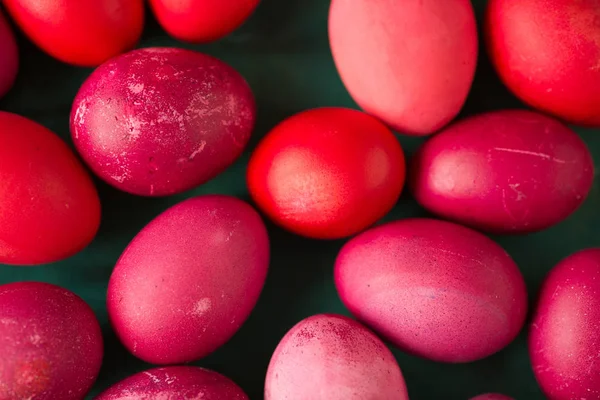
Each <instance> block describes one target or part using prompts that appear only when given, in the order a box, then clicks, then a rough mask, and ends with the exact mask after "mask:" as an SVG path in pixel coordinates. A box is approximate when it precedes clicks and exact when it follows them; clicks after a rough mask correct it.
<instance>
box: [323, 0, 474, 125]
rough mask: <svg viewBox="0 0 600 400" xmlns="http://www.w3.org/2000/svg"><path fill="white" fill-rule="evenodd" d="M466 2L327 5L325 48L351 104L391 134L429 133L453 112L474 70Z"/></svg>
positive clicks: (388, 0)
mask: <svg viewBox="0 0 600 400" xmlns="http://www.w3.org/2000/svg"><path fill="white" fill-rule="evenodd" d="M477 42H478V39H477V23H476V20H475V14H474V13H473V6H472V5H471V1H469V0H332V1H331V7H330V10H329V43H330V46H331V53H332V55H333V59H334V61H335V65H336V67H337V70H338V72H339V74H340V77H341V79H342V81H343V82H344V85H345V87H346V89H347V90H348V92H349V93H350V95H351V96H352V98H353V99H354V101H356V103H357V104H358V105H359V106H360V107H361V108H362V109H363V110H364V111H366V112H368V113H369V114H372V115H374V116H376V117H377V118H379V119H381V120H382V121H383V122H385V123H386V124H388V125H389V126H391V127H392V128H393V129H395V130H397V131H400V132H401V133H406V134H410V135H415V136H424V135H428V134H431V133H433V132H435V131H437V130H439V129H441V128H442V127H443V126H444V125H446V124H447V123H449V122H450V121H451V120H452V119H454V118H455V117H456V115H457V114H458V113H459V111H460V110H461V108H462V106H463V104H464V102H465V100H466V99H467V95H468V93H469V90H470V88H471V84H472V82H473V77H474V75H475V67H476V65H477V52H478V46H477Z"/></svg>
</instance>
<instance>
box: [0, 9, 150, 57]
mask: <svg viewBox="0 0 600 400" xmlns="http://www.w3.org/2000/svg"><path fill="white" fill-rule="evenodd" d="M2 4H3V5H4V6H5V7H6V9H7V11H8V13H9V14H10V15H11V17H12V18H13V19H14V20H15V22H16V23H17V25H18V26H19V28H21V30H23V32H24V33H25V34H26V35H27V36H28V37H29V38H30V39H31V41H33V42H34V43H35V44H36V45H37V46H39V47H40V48H41V49H42V50H44V51H45V52H46V53H48V54H50V55H51V56H52V57H55V58H57V59H58V60H60V61H62V62H65V63H68V64H74V65H78V66H86V67H92V66H96V65H99V64H101V63H102V62H104V61H106V60H108V59H109V58H111V57H114V56H116V55H117V54H120V53H122V52H124V51H127V50H129V49H131V48H133V47H134V46H135V44H136V43H137V42H138V40H139V38H140V36H141V34H142V28H143V25H144V3H143V1H142V0H94V1H72V0H3V2H2Z"/></svg>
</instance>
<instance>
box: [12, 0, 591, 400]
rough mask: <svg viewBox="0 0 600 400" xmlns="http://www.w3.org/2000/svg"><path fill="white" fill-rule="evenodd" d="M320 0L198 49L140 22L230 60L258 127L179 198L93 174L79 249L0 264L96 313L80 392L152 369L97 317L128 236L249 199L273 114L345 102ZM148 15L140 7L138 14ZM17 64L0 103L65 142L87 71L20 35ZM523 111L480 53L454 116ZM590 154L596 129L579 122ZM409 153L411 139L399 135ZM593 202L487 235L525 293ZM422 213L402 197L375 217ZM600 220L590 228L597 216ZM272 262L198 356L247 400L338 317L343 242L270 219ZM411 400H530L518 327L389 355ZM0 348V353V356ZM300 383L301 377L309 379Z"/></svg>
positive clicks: (264, 12) (302, 1) (277, 10)
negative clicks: (97, 327) (448, 353)
mask: <svg viewBox="0 0 600 400" xmlns="http://www.w3.org/2000/svg"><path fill="white" fill-rule="evenodd" d="M484 5H485V0H476V1H475V6H476V8H477V12H478V17H479V20H481V18H480V17H481V14H482V11H483V7H484ZM328 6H329V1H328V0H263V2H262V4H261V5H260V7H259V9H258V10H257V12H256V14H255V15H254V16H253V17H252V18H251V20H250V21H248V23H246V25H244V26H243V27H242V28H241V29H239V30H238V31H237V32H236V33H235V34H233V35H231V36H230V37H228V38H226V39H224V40H221V41H219V42H217V43H215V44H211V45H208V46H189V45H183V44H181V43H178V42H176V41H174V40H172V39H169V38H168V37H167V36H166V35H165V34H164V33H163V32H162V30H161V29H160V28H159V27H158V26H157V24H156V22H155V21H154V20H152V19H151V17H149V18H148V22H147V27H146V31H145V34H144V38H143V40H142V42H141V44H140V46H143V47H147V46H157V45H161V46H165V45H166V46H182V47H188V48H195V49H198V50H201V51H205V52H207V53H210V54H213V55H216V56H217V57H220V58H221V59H223V60H224V61H226V62H228V63H230V64H231V65H233V66H234V67H235V68H236V69H237V70H238V71H239V72H240V73H241V74H242V75H243V76H244V77H245V78H246V79H247V80H248V82H249V83H250V85H251V86H252V89H253V90H254V93H255V95H256V98H257V101H258V110H259V113H258V124H257V127H256V130H255V132H254V139H253V141H252V143H251V145H250V146H249V148H248V149H247V152H246V153H245V154H244V156H243V157H242V158H241V159H240V160H238V162H236V163H235V165H234V166H232V167H231V168H229V169H228V170H227V171H226V172H225V173H223V174H222V175H220V176H219V177H218V178H216V179H214V180H213V181H211V182H209V183H207V184H205V185H203V186H202V187H200V188H197V189H196V190H193V191H191V192H188V193H185V194H184V195H180V196H174V197H171V198H165V199H146V198H140V197H135V196H131V195H127V194H124V193H120V192H118V191H116V190H114V189H112V188H110V187H108V186H107V185H105V184H103V183H101V182H97V183H98V188H99V191H100V195H101V199H102V205H103V220H102V226H101V229H100V232H99V234H98V236H97V238H96V239H95V241H94V242H93V243H92V245H91V246H90V247H89V248H87V249H86V250H85V251H83V252H81V253H80V254H78V255H76V256H75V257H72V258H70V259H68V260H66V261H63V262H60V263H57V264H55V265H48V266H41V267H33V268H24V267H8V266H0V283H7V282H13V281H22V280H40V281H46V282H51V283H55V284H58V285H61V286H64V287H66V288H68V289H70V290H72V291H74V292H75V293H77V294H78V295H79V296H81V297H82V298H83V299H84V300H85V301H87V302H88V303H89V304H90V305H91V306H92V307H93V308H94V310H95V312H96V314H97V316H98V318H99V320H100V323H101V324H102V328H103V333H104V337H105V343H106V356H105V361H104V366H103V368H102V372H101V374H100V377H99V379H98V381H97V383H96V385H95V387H94V389H93V391H92V392H91V393H90V396H89V398H92V396H93V395H95V394H98V393H99V392H100V391H101V390H102V389H104V388H106V387H108V386H109V385H111V384H113V383H115V382H117V381H119V380H121V379H123V378H125V377H126V376H128V375H130V374H132V373H134V372H137V371H141V370H143V369H146V368H148V367H150V366H149V365H147V364H144V363H142V362H141V361H139V360H137V359H135V358H134V357H133V356H131V355H129V354H128V353H127V351H125V350H124V348H123V347H122V346H121V345H120V344H119V342H118V340H117V339H116V337H115V335H114V334H113V332H112V331H111V329H110V327H109V324H108V322H107V313H106V308H105V292H106V287H107V283H108V279H109V276H110V273H111V270H112V268H113V266H114V264H115V262H116V260H117V258H118V257H119V255H120V253H121V252H122V251H123V249H124V248H125V246H126V245H127V243H128V242H129V241H130V240H131V239H132V238H133V237H134V235H135V234H136V233H137V232H138V231H139V230H140V229H141V228H142V227H143V226H144V225H145V224H146V223H147V222H149V221H150V220H151V219H152V218H153V217H155V216H156V215H158V214H159V213H160V212H161V211H163V210H165V209H166V208H167V207H168V206H170V205H172V204H175V203H176V202H178V201H180V200H182V199H184V198H186V197H189V196H193V195H199V194H205V193H224V194H231V195H235V196H239V197H241V198H245V199H247V198H248V195H247V190H246V187H245V181H244V172H245V165H246V163H247V160H248V157H249V153H250V151H251V150H252V148H253V147H254V146H255V145H256V143H257V141H258V140H259V139H260V138H261V137H262V136H263V135H264V134H265V133H266V132H268V130H269V129H270V128H272V127H273V126H274V125H275V124H276V123H277V122H278V121H280V120H282V119H283V118H285V117H287V116H289V115H291V114H293V113H296V112H298V111H301V110H304V109H308V108H312V107H318V106H334V105H337V106H350V107H355V106H354V103H353V102H352V100H351V99H350V97H349V96H348V94H347V92H346V90H345V89H344V87H343V85H342V83H341V81H340V79H339V77H338V75H337V72H336V70H335V67H334V64H333V61H332V58H331V55H330V52H329V47H328V39H327V11H328ZM148 15H149V13H148ZM19 43H20V49H21V64H22V67H21V70H20V74H19V78H18V82H17V84H16V86H15V87H14V89H13V90H12V91H11V92H10V94H9V95H8V96H7V97H5V98H4V99H3V100H1V101H0V109H2V110H8V111H12V112H16V113H19V114H22V115H25V116H27V117H30V118H32V119H34V120H36V121H38V122H40V123H42V124H44V125H45V126H47V127H48V128H51V129H52V130H54V131H55V132H57V133H58V134H60V135H61V136H62V137H63V138H64V139H65V140H67V141H69V142H70V139H69V131H68V126H69V111H70V106H71V102H72V100H73V97H74V96H75V94H76V92H77V90H78V87H79V86H80V84H81V83H82V82H83V80H84V79H85V78H86V76H87V75H88V74H89V73H90V71H91V70H89V69H82V68H75V67H70V66H67V65H64V64H61V63H59V62H58V61H55V60H53V59H51V58H50V57H48V56H46V55H44V54H42V53H41V52H40V51H39V50H37V49H36V48H35V47H34V46H33V45H31V44H30V43H29V42H27V41H26V40H24V39H23V38H22V37H20V40H19ZM507 107H521V105H520V104H519V102H518V101H516V100H515V99H514V98H513V97H512V96H510V95H509V94H508V92H507V91H506V89H504V88H503V87H502V85H501V84H500V83H499V81H498V79H497V78H496V76H495V74H494V72H493V71H492V69H491V67H490V65H489V62H488V61H487V59H486V58H485V54H484V52H482V55H481V57H480V66H479V70H478V73H477V78H476V81H475V85H474V87H473V90H472V94H471V96H470V98H469V100H468V102H467V105H466V107H465V110H464V114H470V113H473V112H479V111H484V110H491V109H499V108H507ZM577 131H578V132H579V133H581V135H582V137H583V138H584V139H585V140H586V142H587V143H588V144H589V146H590V148H591V150H592V152H593V153H594V155H595V156H596V157H600V132H598V131H596V132H594V131H592V130H583V129H577ZM400 140H401V142H402V144H403V145H404V148H405V149H406V150H407V153H408V154H410V153H411V152H413V151H414V149H415V148H416V147H417V146H418V144H419V143H420V142H421V140H420V139H410V138H405V137H400ZM599 199H600V193H599V188H598V184H597V182H594V187H593V189H592V191H591V194H590V196H589V198H588V199H587V201H586V203H585V204H584V205H583V206H582V207H581V208H580V209H579V210H578V211H577V212H576V213H575V214H574V215H573V216H571V217H570V218H569V219H568V220H567V221H565V222H563V223H561V224H559V225H558V226H555V227H554V228H552V229H549V230H547V231H544V232H541V233H537V234H533V235H528V236H526V237H502V238H496V239H497V240H498V241H499V243H500V244H501V245H502V246H503V247H504V248H505V249H507V250H508V251H509V252H510V254H511V255H512V256H513V257H514V259H515V260H516V261H517V263H518V264H519V266H520V267H521V270H522V271H523V274H524V275H525V278H526V280H527V284H528V287H529V293H530V298H531V299H532V300H533V299H534V298H535V294H536V292H537V289H538V287H539V284H540V281H541V280H542V278H543V277H544V276H545V274H546V273H547V272H548V270H549V269H550V268H551V267H552V266H553V265H554V264H555V263H556V262H557V261H558V260H560V259H561V258H563V257H565V256H567V255H568V254H570V253H572V252H574V251H575V250H578V249H582V248H585V247H590V246H594V245H598V243H599V242H598V240H597V238H598V234H599V233H600V230H599V228H598V226H597V225H596V224H599V223H600V213H599V212H598V207H597V206H596V203H597V202H598V200H599ZM419 215H425V214H424V212H423V211H421V210H420V209H419V208H418V206H417V205H416V204H415V202H414V201H413V200H412V199H410V198H409V197H408V196H407V195H406V193H405V194H404V195H403V197H402V199H401V200H400V202H399V204H398V205H397V207H396V208H395V209H394V210H393V212H392V213H390V215H388V216H387V217H386V218H385V220H394V219H398V218H403V217H407V216H419ZM599 226H600V224H599ZM269 230H270V236H271V242H272V262H271V267H270V273H269V278H268V281H267V284H266V287H265V289H264V292H263V294H262V297H261V299H260V302H259V304H258V306H257V307H256V309H255V310H254V312H253V313H252V315H251V317H250V319H249V320H248V322H247V323H246V324H245V325H244V326H243V328H242V329H241V330H240V331H239V333H238V334H237V335H236V336H235V337H234V338H233V340H231V341H230V342H229V343H227V344H226V345H225V346H223V347H222V348H220V349H219V350H218V351H216V352H215V353H214V354H213V355H211V356H209V357H207V358H205V359H203V360H201V361H199V362H197V363H196V364H197V365H201V366H204V367H208V368H213V369H215V370H217V371H219V372H221V373H224V374H225V375H227V376H229V377H230V378H232V379H233V380H235V381H236V382H237V383H238V384H239V385H240V386H241V387H242V388H243V389H245V390H246V391H247V393H248V394H249V395H250V397H251V399H252V400H260V399H262V388H263V381H264V376H265V371H266V368H267V365H268V362H269V358H270V356H271V353H272V352H273V350H274V349H275V346H276V345H277V343H278V341H279V340H280V338H281V337H282V336H283V335H284V334H285V332H286V331H287V330H288V329H289V328H290V327H291V326H292V325H294V324H295V323H296V322H298V321H300V320H301V319H302V318H304V317H307V316H309V315H312V314H316V313H321V312H335V313H344V314H346V313H347V312H346V311H345V309H344V307H343V306H342V304H341V303H340V300H339V299H338V296H337V294H336V291H335V288H334V285H333V279H332V266H333V262H334V259H335V256H336V254H337V252H338V250H339V248H340V246H341V245H342V244H343V241H335V242H320V241H315V240H307V239H303V238H300V237H297V236H293V235H291V234H289V233H286V232H283V231H282V230H280V229H278V228H275V227H273V226H271V225H269ZM395 354H396V355H397V357H398V361H399V363H400V366H401V368H402V370H403V372H404V375H405V377H406V381H407V384H408V387H409V391H410V398H411V399H412V400H426V399H444V400H453V399H456V400H466V399H468V398H470V397H471V396H474V395H476V394H479V393H483V392H491V391H498V392H503V393H505V394H507V395H510V396H513V397H515V398H516V399H518V400H537V399H543V398H544V397H543V396H542V394H541V393H540V391H539V389H538V387H537V385H536V383H535V380H534V378H533V374H532V371H531V368H530V364H529V358H528V355H527V347H526V336H525V334H524V333H522V334H521V335H520V336H519V338H518V339H517V340H516V341H515V342H514V343H513V344H512V345H510V346H509V347H508V348H507V349H505V350H504V351H502V352H500V353H499V354H497V355H495V356H493V357H490V358H488V359H486V360H483V361H480V362H476V363H472V364H465V365H444V364H437V363H433V362H429V361H426V360H422V359H418V358H415V357H411V356H407V355H404V354H402V353H401V352H399V351H395ZM0 356H1V355H0ZM307 384H310V383H308V382H307Z"/></svg>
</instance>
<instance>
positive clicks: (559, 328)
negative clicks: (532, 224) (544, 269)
mask: <svg viewBox="0 0 600 400" xmlns="http://www.w3.org/2000/svg"><path fill="white" fill-rule="evenodd" d="M529 353H530V357H531V363H532V366H533V371H534V373H535V377H536V379H537V381H538V383H539V384H540V386H541V388H542V389H543V391H544V392H545V393H546V396H547V397H548V399H549V400H572V399H598V398H600V365H599V364H598V360H600V248H593V249H587V250H583V251H580V252H578V253H575V254H573V255H571V256H569V257H567V258H565V259H564V260H562V261H561V262H560V263H559V264H558V265H557V266H556V267H554V269H552V271H551V272H550V274H549V275H548V276H547V277H546V279H545V281H544V283H543V285H542V289H541V291H540V294H539V300H538V304H537V307H536V309H535V313H534V315H533V319H532V323H531V331H530V335H529Z"/></svg>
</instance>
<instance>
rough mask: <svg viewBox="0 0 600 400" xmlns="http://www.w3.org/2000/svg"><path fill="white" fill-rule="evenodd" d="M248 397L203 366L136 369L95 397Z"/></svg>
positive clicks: (152, 399)
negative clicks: (139, 370)
mask: <svg viewBox="0 0 600 400" xmlns="http://www.w3.org/2000/svg"><path fill="white" fill-rule="evenodd" d="M132 399H139V400H179V399H190V400H192V399H196V400H248V396H246V394H245V393H244V391H243V390H242V389H240V387H239V386H237V385H236V384H235V383H234V382H232V381H231V380H230V379H229V378H226V377H225V376H223V375H221V374H218V373H216V372H214V371H210V370H207V369H204V368H198V367H187V366H185V367H184V366H181V367H180V366H174V367H164V368H154V369H150V370H147V371H143V372H139V373H137V374H135V375H132V376H130V377H129V378H126V379H124V380H122V381H121V382H119V383H117V384H115V385H113V386H111V387H110V388H109V389H107V390H106V391H104V392H102V393H101V394H100V395H98V396H97V397H96V398H95V399H94V400H132Z"/></svg>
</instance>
